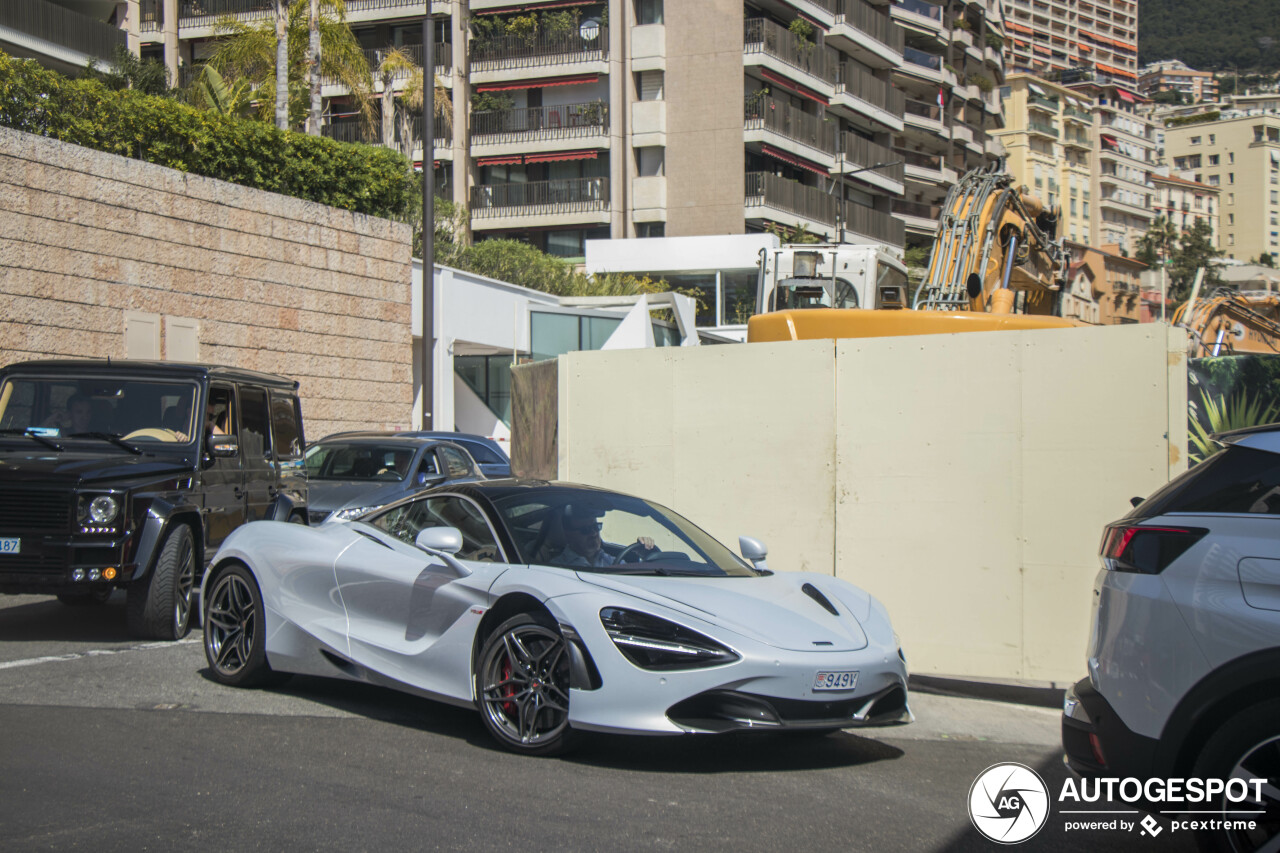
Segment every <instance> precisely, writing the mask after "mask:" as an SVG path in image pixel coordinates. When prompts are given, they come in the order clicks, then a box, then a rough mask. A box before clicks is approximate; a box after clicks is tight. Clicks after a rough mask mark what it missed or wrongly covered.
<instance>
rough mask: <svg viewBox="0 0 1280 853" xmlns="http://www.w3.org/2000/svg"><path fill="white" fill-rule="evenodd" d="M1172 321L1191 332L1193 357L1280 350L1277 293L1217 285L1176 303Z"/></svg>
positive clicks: (1279, 313) (1279, 309)
mask: <svg viewBox="0 0 1280 853" xmlns="http://www.w3.org/2000/svg"><path fill="white" fill-rule="evenodd" d="M1188 307H1189V308H1190V310H1189V311H1188V310H1187V309H1188ZM1173 324H1174V325H1175V326H1184V327H1185V328H1186V329H1187V331H1188V332H1189V333H1190V337H1191V353H1190V354H1191V356H1192V357H1193V358H1197V357H1203V356H1217V355H1235V354H1239V353H1273V352H1280V294H1276V293H1248V292H1246V293H1236V292H1233V291H1230V290H1222V289H1220V290H1217V291H1215V292H1214V293H1213V294H1212V295H1210V296H1209V297H1208V298H1207V299H1203V300H1197V301H1195V302H1191V303H1186V304H1184V305H1179V306H1178V309H1177V310H1176V311H1174V312H1173Z"/></svg>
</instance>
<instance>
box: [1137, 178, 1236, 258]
mask: <svg viewBox="0 0 1280 853" xmlns="http://www.w3.org/2000/svg"><path fill="white" fill-rule="evenodd" d="M1151 183H1153V184H1155V188H1156V192H1155V206H1154V209H1155V212H1156V215H1157V216H1163V217H1164V218H1165V219H1167V220H1169V221H1170V222H1172V223H1173V224H1174V227H1176V228H1178V229H1179V230H1183V231H1185V230H1187V229H1190V228H1193V227H1194V226H1195V224H1196V223H1197V222H1205V223H1207V224H1208V225H1209V228H1210V230H1211V232H1212V237H1211V239H1212V241H1213V245H1215V246H1216V245H1218V210H1219V196H1220V195H1221V193H1220V192H1219V189H1218V187H1213V186H1209V185H1208V184H1202V183H1200V182H1199V181H1193V180H1190V179H1188V178H1185V177H1179V176H1177V175H1161V174H1158V173H1153V174H1152V175H1151Z"/></svg>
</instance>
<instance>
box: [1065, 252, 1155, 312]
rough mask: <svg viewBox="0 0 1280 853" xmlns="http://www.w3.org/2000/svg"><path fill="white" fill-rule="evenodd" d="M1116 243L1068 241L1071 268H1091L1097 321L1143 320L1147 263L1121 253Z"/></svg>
mask: <svg viewBox="0 0 1280 853" xmlns="http://www.w3.org/2000/svg"><path fill="white" fill-rule="evenodd" d="M1118 248H1119V247H1117V246H1103V247H1102V248H1096V247H1093V246H1086V245H1082V244H1080V243H1076V242H1072V241H1068V242H1067V254H1068V255H1069V256H1070V257H1071V263H1072V271H1073V273H1074V272H1076V271H1077V268H1078V267H1083V268H1087V269H1088V270H1089V278H1090V281H1091V282H1092V285H1093V301H1094V303H1095V304H1096V306H1097V315H1096V317H1097V319H1096V321H1095V322H1096V323H1098V324H1099V325H1103V326H1120V325H1125V324H1128V323H1140V322H1142V319H1143V317H1142V289H1141V287H1140V286H1139V285H1140V284H1141V276H1142V272H1143V271H1144V270H1145V269H1146V268H1147V265H1146V264H1144V263H1142V262H1140V261H1136V260H1134V259H1133V258H1127V257H1125V256H1123V255H1121V254H1120V253H1119V251H1118Z"/></svg>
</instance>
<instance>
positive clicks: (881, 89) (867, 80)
mask: <svg viewBox="0 0 1280 853" xmlns="http://www.w3.org/2000/svg"><path fill="white" fill-rule="evenodd" d="M841 89H843V90H844V91H846V92H848V93H849V94H850V95H852V96H853V97H855V98H859V99H861V100H863V101H866V102H867V103H869V104H871V105H872V106H876V107H879V108H880V109H882V110H887V111H888V112H890V113H892V114H893V115H895V116H898V115H902V109H903V107H902V102H903V97H902V92H900V91H898V90H897V89H895V88H893V86H891V85H889V83H887V82H886V81H884V80H880V79H879V78H877V77H875V76H874V75H872V74H868V73H867V72H866V71H863V70H862V69H861V68H859V67H858V66H857V65H854V64H853V63H852V62H840V63H837V64H836V91H840V90H841Z"/></svg>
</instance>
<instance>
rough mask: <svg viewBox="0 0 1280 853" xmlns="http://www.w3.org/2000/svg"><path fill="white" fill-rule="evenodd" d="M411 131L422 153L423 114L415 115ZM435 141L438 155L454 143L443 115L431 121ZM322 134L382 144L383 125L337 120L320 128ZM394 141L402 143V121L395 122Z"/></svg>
mask: <svg viewBox="0 0 1280 853" xmlns="http://www.w3.org/2000/svg"><path fill="white" fill-rule="evenodd" d="M411 127H412V129H411V130H410V133H411V134H412V135H413V139H414V140H415V141H414V149H415V152H416V153H419V154H420V153H421V148H422V116H415V117H414V119H413V123H412V125H411ZM431 127H432V133H433V134H434V136H433V141H434V142H435V146H434V147H435V149H436V151H437V154H436V156H437V157H439V156H440V152H447V151H448V150H449V148H450V147H451V146H452V145H453V138H452V137H453V131H452V130H451V129H450V128H449V125H448V124H447V123H446V122H445V120H444V119H443V118H442V117H441V116H436V117H435V120H434V121H432V122H431ZM320 135H321V136H327V137H328V138H330V139H332V140H333V141H335V142H359V143H363V144H365V145H381V144H382V127H381V125H380V124H379V125H375V126H374V127H372V128H366V127H365V126H364V122H360V121H335V122H333V123H332V124H327V125H325V126H324V127H322V128H321V129H320ZM393 142H394V143H395V144H396V145H399V143H400V123H399V122H396V123H395V130H394V137H393Z"/></svg>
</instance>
